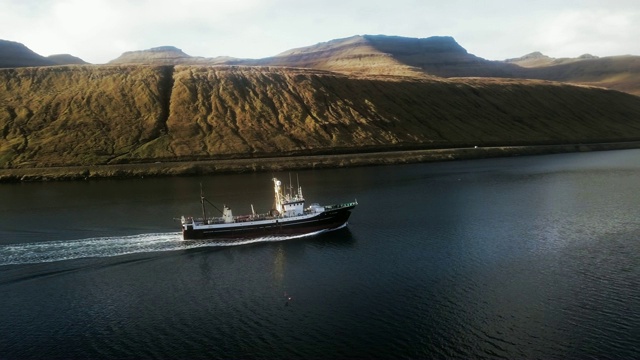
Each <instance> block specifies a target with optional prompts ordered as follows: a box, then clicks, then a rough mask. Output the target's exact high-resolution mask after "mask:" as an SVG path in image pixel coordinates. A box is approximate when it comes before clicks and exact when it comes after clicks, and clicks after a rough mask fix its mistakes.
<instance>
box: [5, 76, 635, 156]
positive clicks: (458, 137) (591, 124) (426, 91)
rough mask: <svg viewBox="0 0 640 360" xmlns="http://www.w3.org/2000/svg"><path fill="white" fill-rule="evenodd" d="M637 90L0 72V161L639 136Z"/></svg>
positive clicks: (410, 80) (387, 79) (487, 82)
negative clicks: (622, 91) (632, 94)
mask: <svg viewBox="0 0 640 360" xmlns="http://www.w3.org/2000/svg"><path fill="white" fill-rule="evenodd" d="M638 119H640V98H638V97H635V96H631V95H628V94H624V93H620V92H617V91H609V90H604V89H599V88H588V87H580V86H571V85H566V84H560V83H554V82H546V81H528V80H498V79H431V78H421V77H406V76H362V75H358V76H356V75H339V74H336V73H332V72H326V71H320V70H308V69H294V68H283V67H245V66H213V67H212V66H207V67H204V66H184V65H183V66H168V65H167V66H143V65H129V66H124V65H122V66H61V67H43V68H22V69H4V70H0V136H1V141H0V168H29V167H48V166H68V165H95V164H118V163H120V164H122V163H142V162H157V161H184V160H196V159H216V158H227V159H228V158H247V157H264V156H278V155H288V154H298V155H303V154H307V155H308V154H332V153H348V152H362V151H374V150H398V149H428V148H444V147H460V146H463V147H473V146H476V145H478V146H482V145H539V144H562V143H589V142H606V141H630V140H640V122H638Z"/></svg>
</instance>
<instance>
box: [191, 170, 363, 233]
mask: <svg viewBox="0 0 640 360" xmlns="http://www.w3.org/2000/svg"><path fill="white" fill-rule="evenodd" d="M272 181H273V190H274V193H275V194H274V195H275V199H274V207H273V209H271V211H269V212H268V213H265V214H256V213H255V211H254V210H253V205H251V214H249V215H239V216H234V215H233V213H232V211H231V209H230V208H229V207H227V206H226V205H224V206H223V207H222V210H219V209H218V211H220V212H221V213H222V216H220V217H207V212H206V204H205V202H206V203H207V204H209V205H211V206H213V207H214V208H215V205H213V204H212V203H211V202H209V201H208V200H207V199H206V198H205V197H204V194H203V192H202V190H200V203H201V206H202V218H201V219H195V218H193V217H185V216H182V217H181V219H180V220H181V223H182V238H183V239H184V240H198V239H230V240H233V239H251V238H258V237H265V236H288V235H304V234H311V233H316V232H323V231H331V230H336V229H340V228H342V227H345V226H346V225H347V221H348V220H349V216H350V215H351V210H352V209H353V208H355V207H356V205H358V201H357V200H355V201H353V202H347V203H342V204H334V205H319V204H317V203H313V204H311V205H310V206H309V207H306V208H305V200H304V197H303V196H302V188H301V187H300V186H299V185H298V186H297V191H293V186H291V185H290V186H289V191H288V192H286V191H284V190H283V185H282V182H281V181H280V180H278V179H277V178H273V179H272ZM289 183H290V184H291V181H289ZM216 209H217V208H216Z"/></svg>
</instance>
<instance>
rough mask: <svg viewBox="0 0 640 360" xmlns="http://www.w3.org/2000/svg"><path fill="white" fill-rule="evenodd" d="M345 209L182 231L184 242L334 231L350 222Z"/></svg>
mask: <svg viewBox="0 0 640 360" xmlns="http://www.w3.org/2000/svg"><path fill="white" fill-rule="evenodd" d="M352 208H353V207H345V208H340V209H335V210H329V211H325V212H322V213H320V214H318V215H317V216H314V217H312V218H307V219H300V220H291V221H278V222H276V223H273V224H259V225H250V224H243V223H238V224H237V226H233V227H226V228H222V227H215V226H212V227H210V228H204V229H197V228H196V229H192V228H187V229H184V228H183V230H182V238H183V239H184V240H200V239H219V240H224V239H229V240H233V239H250V238H258V237H264V236H287V235H304V234H309V233H313V232H317V231H321V230H334V229H338V228H340V227H342V226H344V225H345V224H346V223H347V220H349V216H350V215H351V211H350V210H351V209H352Z"/></svg>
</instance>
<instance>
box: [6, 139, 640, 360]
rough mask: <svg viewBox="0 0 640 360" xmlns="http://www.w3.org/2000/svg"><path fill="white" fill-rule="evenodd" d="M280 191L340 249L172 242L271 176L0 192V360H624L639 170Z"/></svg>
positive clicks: (389, 172) (309, 174) (444, 171)
mask: <svg viewBox="0 0 640 360" xmlns="http://www.w3.org/2000/svg"><path fill="white" fill-rule="evenodd" d="M298 174H299V178H300V182H301V185H302V187H303V190H304V192H305V196H306V198H307V200H308V201H310V202H321V203H334V202H343V201H352V200H353V199H357V200H358V202H359V204H360V205H359V206H358V207H357V208H356V209H355V211H354V213H353V215H352V218H351V220H350V223H349V227H348V228H347V229H344V230H341V231H337V232H333V233H327V234H322V235H319V236H315V237H307V238H297V239H283V238H270V239H259V240H256V241H253V242H249V243H245V244H234V245H229V244H221V243H215V242H213V243H198V242H191V243H184V242H181V241H180V240H179V239H180V236H179V234H178V229H179V223H178V222H175V221H173V220H172V218H174V217H177V216H180V215H182V214H193V215H197V214H198V213H199V203H198V199H199V198H198V196H199V191H200V190H199V184H200V183H202V184H203V187H204V189H205V191H206V193H207V194H208V197H209V198H210V199H211V200H213V201H214V202H216V203H218V204H222V203H226V204H227V205H229V206H231V207H232V208H233V209H234V213H236V214H240V213H243V212H247V213H248V212H250V209H251V208H250V206H251V204H253V205H254V207H255V208H256V211H258V212H262V211H266V210H268V208H269V207H270V205H271V202H272V194H271V186H270V178H271V176H272V174H244V175H224V176H215V177H192V178H167V179H134V180H119V181H115V180H114V181H90V182H68V183H31V184H2V185H0V358H1V359H43V358H46V359H84V358H86V359H88V358H91V359H96V358H119V359H134V358H135V359H140V358H154V359H177V358H180V359H187V358H188V359H210V358H305V359H306V358H490V359H493V358H509V359H513V358H530V359H549V358H556V359H557V358H562V359H587V358H596V359H606V358H610V359H621V358H626V359H631V358H640V345H639V344H640V337H639V336H638V333H639V329H640V207H639V206H638V205H639V204H640V181H639V180H640V151H639V150H627V151H612V152H598V153H583V154H563V155H551V156H538V157H521V158H508V159H490V160H476V161H460V162H448V163H437V164H417V165H405V166H388V167H364V168H354V169H340V170H317V171H302V172H299V173H298ZM275 175H279V176H281V177H283V178H287V177H288V174H275Z"/></svg>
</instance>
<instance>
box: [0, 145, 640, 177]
mask: <svg viewBox="0 0 640 360" xmlns="http://www.w3.org/2000/svg"><path fill="white" fill-rule="evenodd" d="M637 148H640V141H632V142H615V143H595V144H565V145H533V146H493V147H477V148H476V147H473V148H470V147H467V148H450V149H431V150H402V151H387V152H372V153H353V154H336V155H301V156H287V157H265V158H245V159H229V160H201V161H176V162H154V163H140V164H114V165H89V166H62V167H47V168H17V169H0V183H16V182H31V181H65V180H94V179H123V178H136V177H145V176H146V177H160V176H193V175H209V174H221V173H243V172H262V171H285V170H303V169H321V168H340V167H356V166H375V165H395V164H410V163H423V162H439V161H451V160H470V159H486V158H495V157H510V156H527V155H547V154H557V153H571V152H589V151H607V150H625V149H637Z"/></svg>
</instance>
